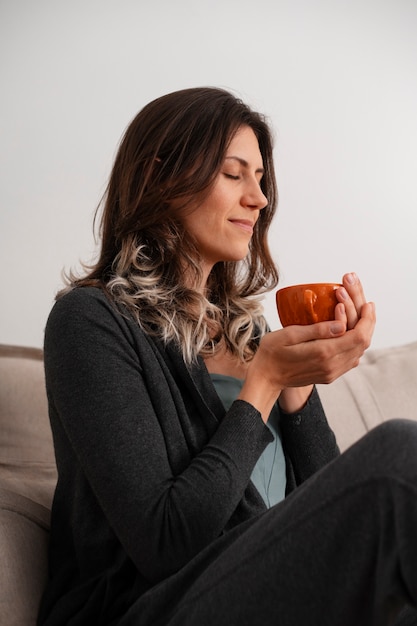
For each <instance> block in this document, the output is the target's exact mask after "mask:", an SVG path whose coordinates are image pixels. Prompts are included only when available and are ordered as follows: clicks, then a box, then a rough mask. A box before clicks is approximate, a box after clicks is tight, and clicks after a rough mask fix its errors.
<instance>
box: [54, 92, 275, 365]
mask: <svg viewBox="0 0 417 626" xmlns="http://www.w3.org/2000/svg"><path fill="white" fill-rule="evenodd" d="M242 126H249V127H250V128H251V129H252V130H253V132H254V133H255V135H256V137H257V139H258V143H259V149H260V152H261V155H262V160H263V167H264V170H265V173H264V176H263V178H262V182H261V188H262V191H263V193H264V194H265V196H266V198H267V200H268V204H267V206H266V207H265V208H264V209H263V210H262V211H261V212H260V216H259V218H258V220H257V222H256V225H255V229H254V233H253V237H252V239H251V242H250V245H249V252H248V255H247V257H246V258H245V259H244V260H243V261H240V262H219V263H217V264H216V265H215V266H214V267H213V269H212V271H211V273H210V275H209V278H208V282H207V286H206V290H205V293H204V294H202V293H201V292H199V290H197V289H193V288H192V286H191V287H190V276H193V277H194V278H195V285H197V284H198V281H199V277H200V275H201V270H200V268H201V263H200V255H199V251H198V249H197V247H196V245H195V242H194V241H193V239H192V238H191V236H190V235H189V233H187V232H186V231H185V230H184V228H183V227H182V226H181V215H182V214H183V212H184V211H186V210H193V209H192V208H191V207H195V206H197V207H198V204H199V202H201V201H203V200H204V199H205V198H206V197H207V195H208V194H209V193H210V190H211V187H212V185H213V182H214V180H215V178H216V176H217V174H218V173H219V171H220V168H221V166H222V163H223V161H224V158H225V154H226V151H227V148H228V146H229V143H230V141H231V139H232V138H233V136H234V135H235V133H236V132H237V131H238V130H239V128H240V127H242ZM272 151H273V143H272V137H271V131H270V129H269V126H268V124H267V122H266V120H265V119H264V117H263V116H261V115H260V114H259V113H256V112H254V111H252V110H251V109H250V108H249V107H248V106H247V105H246V104H244V103H243V102H242V101H241V100H240V99H238V98H236V97H235V96H234V95H232V94H231V93H229V92H227V91H225V90H223V89H217V88H211V87H201V88H193V89H184V90H181V91H176V92H173V93H170V94H168V95H165V96H162V97H160V98H157V99H156V100H154V101H152V102H150V103H149V104H148V105H146V106H145V107H144V108H143V109H142V110H141V111H140V112H139V113H138V114H137V115H136V117H135V118H134V119H133V120H132V122H131V123H130V124H129V126H128V127H127V129H126V131H125V133H124V135H123V137H122V139H121V142H120V145H119V149H118V152H117V155H116V158H115V162H114V166H113V170H112V172H111V175H110V179H109V182H108V185H107V188H106V191H105V193H104V196H103V198H102V200H101V203H100V205H99V207H98V210H100V209H102V215H101V221H100V237H101V247H100V252H99V256H98V260H97V262H96V263H95V264H94V265H90V266H87V265H84V270H85V275H84V276H81V277H80V276H78V277H77V276H75V274H73V273H72V272H70V273H69V274H68V275H66V284H67V287H66V288H65V289H63V290H62V291H61V292H60V293H59V294H58V296H57V297H60V295H62V294H63V293H65V292H67V291H68V290H69V289H72V288H74V287H82V286H97V287H100V288H101V289H103V290H104V291H106V292H107V294H108V295H109V296H110V297H111V298H112V299H113V300H114V301H115V302H116V303H118V304H119V306H120V305H122V308H125V309H127V310H128V311H129V312H130V314H131V315H133V317H134V318H135V319H136V321H137V323H138V324H139V325H140V326H141V327H142V328H143V329H144V330H145V331H146V332H147V333H149V334H151V335H153V336H157V337H159V338H161V339H162V340H163V341H164V342H171V341H174V342H176V343H177V345H178V346H179V347H180V349H181V350H182V354H183V357H184V359H185V360H186V361H187V362H191V361H193V360H194V359H195V358H196V357H197V355H199V354H201V355H207V354H212V353H215V352H216V350H217V349H218V346H220V345H225V346H226V348H227V350H228V351H229V352H230V353H231V354H233V355H236V356H238V357H239V358H240V359H241V360H243V361H244V360H249V359H250V358H251V356H252V355H253V353H254V351H255V349H256V344H257V341H258V340H259V337H260V336H261V335H262V334H263V333H264V332H265V330H266V324H265V321H264V318H263V315H262V310H263V309H262V305H261V302H260V296H261V295H262V294H264V293H265V292H266V291H268V290H269V289H271V288H272V287H274V286H275V285H276V284H277V282H278V271H277V269H276V267H275V264H274V262H273V260H272V257H271V254H270V251H269V247H268V243H267V233H268V229H269V226H270V224H271V220H272V217H273V215H274V213H275V210H276V206H277V189H276V181H275V173H274V166H273V155H272ZM97 217H98V215H97V213H96V218H97ZM96 218H95V219H96ZM185 268H186V269H187V271H186V272H185V271H184V270H185ZM185 273H186V274H187V284H185V281H184V275H185Z"/></svg>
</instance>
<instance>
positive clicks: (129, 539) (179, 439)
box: [45, 290, 270, 581]
mask: <svg viewBox="0 0 417 626" xmlns="http://www.w3.org/2000/svg"><path fill="white" fill-rule="evenodd" d="M81 292H83V293H81ZM90 294H91V291H90ZM136 331H137V332H138V336H139V335H140V336H141V337H142V339H143V335H141V333H140V332H139V331H138V329H137V328H136ZM136 331H132V328H131V327H130V326H129V323H128V322H127V321H126V320H125V319H124V318H123V317H122V316H121V315H119V314H118V313H117V312H116V311H114V309H113V307H112V306H111V304H110V303H109V302H108V301H107V300H106V299H105V298H104V297H103V296H101V297H98V296H97V297H92V296H91V295H90V296H89V297H87V295H86V290H79V293H75V292H72V293H71V294H69V295H68V296H66V297H65V298H63V299H62V300H60V301H58V303H57V305H56V306H55V308H54V310H53V312H52V313H51V316H50V318H49V321H48V326H47V331H46V340H45V367H46V374H47V386H48V395H49V399H50V406H51V415H53V416H56V417H55V418H53V419H56V420H57V424H55V426H54V423H53V424H52V425H53V429H54V433H55V439H56V450H57V462H58V468H59V473H60V480H61V485H67V489H68V494H67V498H68V500H69V501H71V500H72V499H74V503H73V504H72V505H71V506H75V507H77V506H79V510H80V511H81V516H82V504H83V503H82V502H80V503H79V504H78V503H77V500H76V499H77V494H78V492H79V491H81V492H84V493H86V492H87V493H89V490H91V491H92V492H93V494H94V498H95V500H97V502H98V504H99V507H100V510H101V511H102V512H103V514H104V516H105V518H106V519H107V521H108V524H109V526H110V527H111V528H112V529H113V531H114V532H115V534H116V535H117V537H118V539H119V541H120V543H121V544H122V545H123V547H124V549H125V551H126V552H127V554H128V555H129V556H130V558H131V559H132V560H133V562H134V563H135V565H136V567H137V568H138V570H139V571H140V572H141V573H142V574H143V575H144V576H145V577H146V578H147V579H148V580H152V581H157V580H160V579H162V578H164V577H166V576H167V575H169V574H171V573H172V572H174V571H176V570H178V569H179V568H180V567H181V566H183V565H184V564H185V563H186V562H187V561H188V560H189V559H191V558H192V557H193V556H194V555H195V554H196V553H197V552H199V551H200V550H201V549H203V548H204V547H205V546H206V545H207V544H208V543H210V542H211V541H213V540H214V539H215V538H216V537H218V536H219V535H220V534H221V532H222V530H223V529H224V527H225V525H226V523H227V521H228V520H229V518H230V517H231V516H232V514H233V512H234V510H235V509H236V507H237V505H238V503H239V501H240V499H241V498H242V495H243V492H244V490H245V488H246V486H247V484H248V482H249V480H250V474H251V471H252V469H253V466H254V464H255V463H256V460H257V459H258V457H259V455H260V454H261V452H262V450H263V449H264V447H265V446H266V444H267V443H268V441H269V437H270V435H269V431H268V429H267V428H266V427H265V425H264V424H263V422H262V420H261V418H260V415H259V412H258V411H257V410H256V409H255V408H254V407H253V406H251V405H249V404H248V403H246V402H244V401H237V402H235V403H234V404H233V405H232V407H231V409H230V410H229V411H228V413H227V414H226V415H225V417H224V419H223V420H222V421H221V422H220V423H219V426H218V428H217V430H216V431H215V433H214V434H213V436H212V437H211V438H210V439H209V440H208V441H207V442H206V443H205V445H204V446H203V447H202V449H201V452H200V453H198V454H197V455H196V456H194V458H191V455H190V454H189V449H188V446H187V444H186V442H185V441H184V436H183V432H182V430H181V423H180V420H179V417H178V411H179V410H181V409H178V406H177V404H176V400H174V397H173V395H171V394H170V393H169V389H170V387H169V385H168V383H167V381H166V380H165V378H164V377H163V376H160V374H159V369H158V367H157V365H158V361H157V359H156V357H155V354H154V352H153V351H152V350H151V349H150V348H149V343H148V342H147V340H143V341H142V344H141V346H139V345H138V341H139V340H138V336H136V335H134V332H136ZM155 364H156V365H155ZM171 383H172V381H171ZM171 383H170V384H171ZM167 390H168V391H167ZM183 417H184V415H183ZM185 417H186V416H185ZM62 432H64V433H65V436H63V435H62V434H61V433H62ZM68 446H70V453H69V452H68ZM74 454H75V456H76V458H77V465H76V466H68V459H72V458H74ZM179 468H180V469H179ZM84 481H87V483H88V486H89V489H86V488H85V487H84V486H83V484H84ZM203 521H204V523H202V522H203ZM74 532H75V533H77V532H79V531H78V530H77V529H74Z"/></svg>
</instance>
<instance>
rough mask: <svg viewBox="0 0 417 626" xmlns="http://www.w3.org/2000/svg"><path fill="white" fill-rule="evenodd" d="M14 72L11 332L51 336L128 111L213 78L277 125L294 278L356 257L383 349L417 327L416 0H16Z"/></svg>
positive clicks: (10, 50)
mask: <svg viewBox="0 0 417 626" xmlns="http://www.w3.org/2000/svg"><path fill="white" fill-rule="evenodd" d="M0 72H1V74H0V78H1V86H2V96H1V99H0V107H1V115H0V128H1V142H0V154H1V167H0V176H1V184H0V211H1V214H0V263H1V268H2V274H1V296H0V298H1V302H0V343H16V344H21V345H24V344H27V345H33V346H41V345H42V341H43V328H44V325H45V321H46V317H47V314H48V312H49V309H50V307H51V305H52V302H53V296H54V293H55V291H56V289H57V288H58V287H59V286H60V272H61V268H62V267H63V266H66V267H68V266H69V265H74V264H77V262H78V260H79V259H80V258H81V259H84V260H89V259H90V258H91V256H92V254H93V250H94V240H93V236H92V216H93V212H94V209H95V206H96V204H97V202H98V200H99V198H100V195H101V193H102V191H103V189H104V185H105V182H106V177H107V175H108V173H109V170H110V167H111V164H112V159H113V156H114V153H115V150H116V145H117V142H118V140H119V138H120V136H121V134H122V132H123V130H124V128H125V126H126V125H127V123H128V122H129V121H130V119H131V118H132V117H133V116H134V115H135V114H136V112H137V111H138V110H139V109H140V108H141V107H142V106H143V105H144V104H146V102H148V101H149V100H150V99H152V98H154V97H157V96H159V95H162V94H163V93H166V92H168V91H172V90H175V89H180V88H183V87H191V86H199V85H216V86H222V87H226V88H229V89H231V90H233V91H234V92H236V93H237V94H239V95H240V96H242V97H243V99H245V100H246V101H248V102H249V103H250V104H251V105H252V106H254V107H255V108H258V109H259V110H261V111H263V112H264V113H266V114H267V115H268V116H269V117H270V119H271V121H272V123H273V126H274V128H275V132H276V145H277V147H276V161H277V172H278V184H279V189H280V206H279V214H278V216H277V218H276V221H275V225H274V228H273V231H272V233H271V243H272V247H273V250H274V254H275V256H276V259H277V261H278V263H279V266H280V270H281V276H282V285H284V284H289V283H292V282H304V281H310V280H311V281H327V280H331V281H334V280H340V278H341V275H342V273H344V272H345V271H350V270H352V269H353V270H355V271H357V273H358V274H359V275H360V276H361V278H362V280H363V282H364V284H365V286H366V291H367V294H368V296H369V298H370V299H374V300H375V301H376V303H377V309H378V315H379V321H378V326H377V330H376V332H375V337H374V343H373V346H374V347H382V346H390V345H395V344H398V343H406V342H409V341H415V340H417V323H416V318H417V314H416V311H417V295H416V294H417V285H416V279H415V277H416V270H417V253H416V246H415V240H416V226H415V214H416V209H417V175H416V174H417V149H416V146H417V2H415V0H346V1H342V0H340V1H338V0H310V1H309V0H257V1H256V2H254V0H198V1H197V0H159V2H149V1H148V0H146V1H144V0H136V1H135V0H118V2H114V1H113V0H72V1H71V2H67V1H66V2H63V1H60V0H38V1H37V2H32V1H31V0H2V2H1V4H0ZM266 312H267V317H268V319H269V322H270V324H271V326H272V327H278V326H279V323H278V319H277V316H276V313H275V307H274V296H273V294H271V296H270V297H268V298H267V301H266Z"/></svg>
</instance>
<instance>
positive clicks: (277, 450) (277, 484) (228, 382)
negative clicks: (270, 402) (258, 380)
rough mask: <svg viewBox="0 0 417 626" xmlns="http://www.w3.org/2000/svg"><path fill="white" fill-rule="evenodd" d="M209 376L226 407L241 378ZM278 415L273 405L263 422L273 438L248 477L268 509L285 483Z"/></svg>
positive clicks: (232, 399)
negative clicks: (265, 421)
mask: <svg viewBox="0 0 417 626" xmlns="http://www.w3.org/2000/svg"><path fill="white" fill-rule="evenodd" d="M210 377H211V380H212V381H213V385H214V387H215V389H216V392H217V394H218V396H219V398H220V399H221V401H222V402H223V406H224V407H225V409H226V410H228V409H229V408H230V406H231V404H232V403H233V401H234V400H236V398H237V396H238V395H239V392H240V390H241V388H242V385H243V380H240V379H239V378H234V377H232V376H224V375H223V374H210ZM279 417H280V416H279V410H278V407H277V406H276V405H275V406H274V408H273V409H272V411H271V414H270V416H269V418H268V422H267V426H268V428H269V430H270V431H271V433H272V435H273V437H274V441H272V442H271V443H269V444H268V445H267V447H266V448H265V450H264V451H263V453H262V454H261V456H260V457H259V459H258V461H257V463H256V465H255V467H254V469H253V472H252V476H251V479H252V482H253V483H254V485H255V487H256V488H257V490H258V491H259V493H260V494H261V496H262V498H263V500H264V502H265V504H266V506H267V507H268V508H270V507H271V506H274V504H277V502H280V501H281V500H283V499H284V498H285V487H286V482H287V480H286V473H285V457H284V452H283V449H282V443H281V433H280V428H279Z"/></svg>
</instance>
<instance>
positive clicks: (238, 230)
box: [182, 126, 267, 278]
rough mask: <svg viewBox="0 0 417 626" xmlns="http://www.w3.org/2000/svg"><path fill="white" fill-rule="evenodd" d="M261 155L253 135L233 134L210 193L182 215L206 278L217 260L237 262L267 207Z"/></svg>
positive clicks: (241, 131) (249, 132)
mask: <svg viewBox="0 0 417 626" xmlns="http://www.w3.org/2000/svg"><path fill="white" fill-rule="evenodd" d="M262 175H263V163H262V156H261V152H260V150H259V145H258V140H257V138H256V135H255V133H254V132H253V130H252V129H251V128H249V127H248V126H242V127H241V128H240V129H239V130H238V131H237V132H236V134H235V135H234V137H233V139H232V141H231V142H230V145H229V148H228V150H227V152H226V157H225V159H224V162H223V165H222V167H221V169H220V172H219V174H218V175H217V177H216V179H215V181H214V183H213V187H212V189H211V191H210V194H209V195H208V196H207V197H206V199H205V200H204V201H203V202H202V204H200V205H199V206H198V207H197V208H196V209H194V210H193V211H192V212H190V213H189V214H187V215H185V216H183V218H182V224H183V226H184V228H185V230H186V231H187V232H188V233H189V234H190V235H192V237H193V239H194V241H195V242H196V244H197V247H198V249H199V251H200V254H201V256H202V259H203V265H204V266H203V268H202V269H203V271H204V274H205V278H207V276H208V275H209V273H210V271H211V269H212V267H213V265H214V264H215V263H217V262H219V261H240V260H241V259H244V258H245V256H246V255H247V253H248V245H249V242H250V239H251V237H252V233H253V228H254V226H255V223H256V220H257V219H258V217H259V213H260V211H261V210H262V209H263V208H264V207H265V206H266V205H267V199H266V197H265V196H264V194H263V192H262V190H261V187H260V182H261V179H262Z"/></svg>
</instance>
